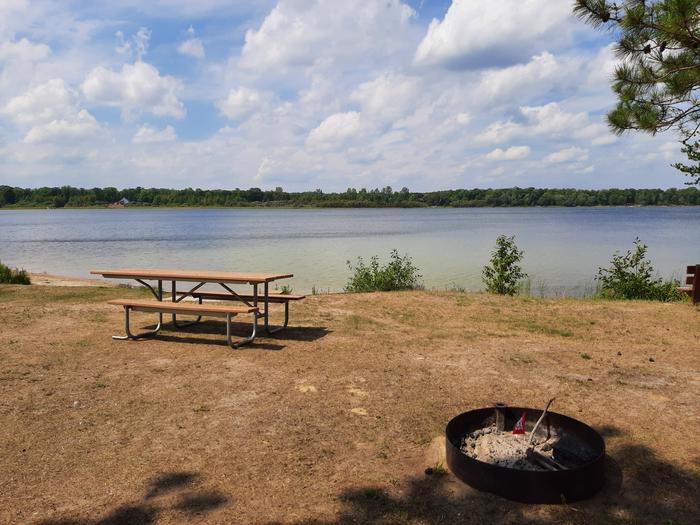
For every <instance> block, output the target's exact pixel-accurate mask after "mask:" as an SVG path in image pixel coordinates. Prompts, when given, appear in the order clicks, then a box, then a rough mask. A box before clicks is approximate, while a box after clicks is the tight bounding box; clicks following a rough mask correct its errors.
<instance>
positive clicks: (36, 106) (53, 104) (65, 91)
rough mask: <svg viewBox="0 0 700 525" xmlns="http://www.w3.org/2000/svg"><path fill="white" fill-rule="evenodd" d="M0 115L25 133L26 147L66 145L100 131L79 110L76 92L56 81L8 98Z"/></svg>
mask: <svg viewBox="0 0 700 525" xmlns="http://www.w3.org/2000/svg"><path fill="white" fill-rule="evenodd" d="M1 112H2V114H3V115H5V116H7V117H8V118H10V119H11V120H12V121H13V122H14V123H15V124H16V125H17V126H19V127H20V128H21V129H25V130H28V131H27V133H26V135H25V136H24V139H23V142H24V143H26V144H36V143H43V142H69V141H71V140H76V139H79V138H83V137H88V136H94V135H96V134H99V132H100V125H99V124H98V122H97V121H96V120H95V118H94V117H93V116H92V115H91V114H90V113H89V112H88V111H87V110H85V109H81V108H80V107H79V105H78V96H77V93H76V92H75V91H73V90H72V89H71V88H70V87H69V86H68V85H67V84H66V83H65V81H64V80H63V79H59V78H56V79H53V80H49V81H48V82H46V83H44V84H40V85H38V86H35V87H33V88H32V89H30V90H28V91H27V92H26V93H24V94H23V95H18V96H16V97H14V98H12V99H11V100H10V101H9V102H8V103H7V104H6V105H5V107H4V108H2V111H1Z"/></svg>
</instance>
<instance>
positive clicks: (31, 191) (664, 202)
mask: <svg viewBox="0 0 700 525" xmlns="http://www.w3.org/2000/svg"><path fill="white" fill-rule="evenodd" d="M122 199H127V200H128V204H127V205H128V206H210V207H248V206H267V207H318V208H324V207H328V208H370V207H371V208H380V207H404V208H410V207H432V206H439V207H455V208H472V207H474V208H476V207H515V206H524V207H534V206H566V207H575V206H696V205H700V189H698V188H695V187H688V188H684V189H675V188H670V189H666V190H662V189H633V188H628V189H616V188H612V189H601V190H581V189H568V188H563V189H547V188H517V187H516V188H501V189H457V190H445V191H431V192H411V191H409V189H408V188H402V189H401V190H400V191H394V190H393V189H392V188H391V187H390V186H386V187H384V188H382V189H379V188H376V189H371V190H367V189H365V188H362V189H359V190H357V189H354V188H348V189H347V190H346V191H344V192H337V193H326V192H323V191H321V190H320V189H319V190H315V191H303V192H287V191H284V190H283V189H282V188H280V187H278V188H275V189H274V190H262V189H260V188H250V189H247V190H243V189H238V188H237V189H234V190H202V189H192V188H186V189H182V190H176V189H165V188H141V187H137V188H127V189H122V190H118V189H117V188H89V189H86V188H74V187H71V186H62V187H55V188H49V187H43V188H17V187H11V186H0V207H6V208H7V207H16V208H32V207H34V208H37V207H42V208H45V207H50V208H63V207H99V206H108V205H113V204H115V203H117V202H119V201H120V200H122Z"/></svg>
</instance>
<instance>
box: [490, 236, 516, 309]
mask: <svg viewBox="0 0 700 525" xmlns="http://www.w3.org/2000/svg"><path fill="white" fill-rule="evenodd" d="M522 259H523V252H522V251H520V250H518V247H517V246H516V245H515V237H514V236H511V237H506V236H505V235H499V236H498V238H497V239H496V247H495V249H494V250H493V252H491V263H490V264H489V265H487V266H484V270H483V272H482V276H483V281H484V284H485V285H486V291H487V292H490V293H496V294H500V295H515V294H516V292H517V291H518V283H519V282H520V281H521V280H522V279H525V278H526V277H527V274H526V273H524V272H523V269H522V268H521V267H520V264H519V263H520V261H522Z"/></svg>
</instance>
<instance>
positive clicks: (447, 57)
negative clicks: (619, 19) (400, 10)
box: [415, 0, 571, 69]
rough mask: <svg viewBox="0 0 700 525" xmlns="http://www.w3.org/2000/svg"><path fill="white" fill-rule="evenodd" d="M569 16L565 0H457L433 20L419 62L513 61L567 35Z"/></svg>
mask: <svg viewBox="0 0 700 525" xmlns="http://www.w3.org/2000/svg"><path fill="white" fill-rule="evenodd" d="M569 18H571V6H570V5H569V3H568V2H562V1H557V2H552V1H551V0H526V1H523V0H499V1H498V2H490V3H488V4H487V5H485V4H483V3H482V2H476V1H473V0H454V1H453V2H452V5H450V7H449V9H448V10H447V13H446V14H445V17H444V18H443V19H442V20H436V19H434V20H433V21H432V22H431V23H430V26H429V27H428V31H427V33H426V35H425V37H424V38H423V41H422V42H421V43H420V45H419V46H418V49H417V50H416V54H415V62H416V63H417V64H419V65H440V66H446V67H451V68H457V69H470V68H481V67H491V66H502V65H506V64H512V63H515V62H518V61H521V60H523V59H524V58H527V57H529V56H531V55H532V54H533V52H537V51H542V50H544V49H542V48H543V46H548V47H550V48H551V46H553V45H556V44H557V42H558V41H561V39H562V38H564V39H566V38H567V37H568V34H569V32H568V31H564V30H563V29H564V27H565V25H566V21H567V19H569Z"/></svg>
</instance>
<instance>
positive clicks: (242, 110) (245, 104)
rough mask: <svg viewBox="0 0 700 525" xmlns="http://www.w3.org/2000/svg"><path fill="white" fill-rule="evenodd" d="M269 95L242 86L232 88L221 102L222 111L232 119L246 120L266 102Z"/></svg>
mask: <svg viewBox="0 0 700 525" xmlns="http://www.w3.org/2000/svg"><path fill="white" fill-rule="evenodd" d="M266 99H267V97H266V96H265V95H264V94H263V93H261V92H260V91H257V90H255V89H250V88H248V87H244V86H241V87H239V88H238V89H232V90H231V91H230V92H229V94H228V96H227V97H226V98H225V99H224V100H222V101H221V102H220V103H219V109H221V112H222V113H223V114H224V115H226V116H227V117H228V118H230V119H232V120H239V121H240V120H245V119H247V118H248V117H250V116H251V115H252V114H253V113H255V112H256V111H258V110H260V109H262V108H263V107H264V105H265V104H266Z"/></svg>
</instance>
